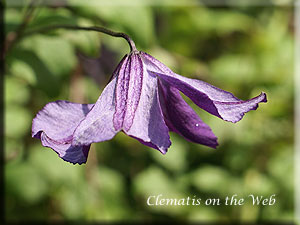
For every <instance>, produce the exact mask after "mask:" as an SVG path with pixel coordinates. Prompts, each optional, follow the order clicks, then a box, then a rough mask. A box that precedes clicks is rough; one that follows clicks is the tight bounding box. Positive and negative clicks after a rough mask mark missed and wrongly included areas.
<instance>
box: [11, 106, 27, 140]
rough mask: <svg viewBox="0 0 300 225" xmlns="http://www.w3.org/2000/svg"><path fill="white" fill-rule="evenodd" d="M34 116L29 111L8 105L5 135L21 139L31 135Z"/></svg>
mask: <svg viewBox="0 0 300 225" xmlns="http://www.w3.org/2000/svg"><path fill="white" fill-rule="evenodd" d="M31 120H32V115H31V113H30V112H29V111H28V109H26V108H23V107H20V106H17V105H7V106H6V107H5V135H6V136H8V137H13V138H20V137H22V136H24V135H25V134H28V136H30V135H31V131H30V125H31Z"/></svg>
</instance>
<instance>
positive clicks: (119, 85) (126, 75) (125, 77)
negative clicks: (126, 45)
mask: <svg viewBox="0 0 300 225" xmlns="http://www.w3.org/2000/svg"><path fill="white" fill-rule="evenodd" d="M131 61H132V60H131V57H128V58H126V59H125V61H124V62H123V63H122V65H121V67H120V70H119V75H118V76H117V81H116V88H115V112H114V116H113V125H114V128H115V129H116V130H120V129H122V126H123V121H124V117H125V113H126V104H127V96H128V87H129V80H130V67H131Z"/></svg>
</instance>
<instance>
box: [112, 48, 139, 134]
mask: <svg viewBox="0 0 300 225" xmlns="http://www.w3.org/2000/svg"><path fill="white" fill-rule="evenodd" d="M142 80H143V63H142V60H141V58H140V57H138V56H137V55H136V54H131V55H130V56H129V59H128V61H127V63H126V64H123V65H122V67H121V68H120V72H119V76H118V80H117V85H116V93H115V95H116V111H115V114H114V118H113V122H114V127H115V129H116V130H119V129H121V128H123V129H124V130H125V131H128V130H129V129H130V127H131V125H132V122H133V118H134V115H135V111H136V109H137V107H138V103H139V101H140V96H141V91H142Z"/></svg>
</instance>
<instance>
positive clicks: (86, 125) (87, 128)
mask: <svg viewBox="0 0 300 225" xmlns="http://www.w3.org/2000/svg"><path fill="white" fill-rule="evenodd" d="M127 60H128V56H127V55H126V56H125V57H123V59H122V60H121V61H120V63H119V65H118V66H117V68H116V69H115V71H114V72H113V75H112V78H111V81H110V82H109V83H108V84H107V86H106V87H105V88H104V90H103V92H102V94H101V95H100V97H99V98H98V100H97V102H96V103H95V105H94V107H93V108H92V109H91V111H90V112H89V113H88V114H87V116H86V118H85V119H84V120H82V121H81V123H80V124H79V126H78V127H77V128H76V130H75V132H74V134H73V141H72V144H73V145H89V144H91V143H93V142H102V141H106V140H109V139H112V138H113V137H114V136H115V135H116V133H117V132H119V131H120V129H115V128H114V125H113V116H114V114H115V87H116V83H117V79H118V76H117V75H118V74H119V72H120V70H121V68H122V66H123V65H124V64H126V63H127Z"/></svg>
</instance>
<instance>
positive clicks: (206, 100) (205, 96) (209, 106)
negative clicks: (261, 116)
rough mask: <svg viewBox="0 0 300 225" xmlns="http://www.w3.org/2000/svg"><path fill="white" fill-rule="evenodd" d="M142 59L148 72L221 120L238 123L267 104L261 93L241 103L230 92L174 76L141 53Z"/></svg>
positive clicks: (160, 64) (264, 95)
mask: <svg viewBox="0 0 300 225" xmlns="http://www.w3.org/2000/svg"><path fill="white" fill-rule="evenodd" d="M142 59H143V61H144V63H145V65H146V67H147V70H148V71H150V72H152V73H153V74H155V75H157V76H159V77H160V78H161V79H163V80H164V81H165V82H167V83H168V84H169V85H171V86H173V87H175V88H177V89H178V90H180V91H181V92H182V93H184V94H185V95H186V96H188V97H189V98H190V99H191V100H192V101H193V102H194V103H195V104H196V105H198V106H199V107H201V108H202V109H204V110H206V111H207V112H209V113H211V114H213V115H215V116H218V117H220V118H221V119H223V120H226V121H230V122H234V123H235V122H238V121H239V120H241V119H242V118H243V116H244V114H245V113H246V112H248V111H250V110H255V109H257V107H258V103H260V102H267V97H266V94H265V93H263V92H262V93H261V94H260V95H259V96H257V97H255V98H252V99H249V100H247V101H243V100H240V99H238V98H236V97H235V96H234V95H233V94H231V93H230V92H227V91H224V90H222V89H219V88H217V87H214V86H213V85H210V84H208V83H206V82H204V81H200V80H196V79H190V78H186V77H183V76H180V75H178V74H175V73H174V72H172V71H171V70H170V69H169V68H168V67H167V66H165V65H164V64H163V63H161V62H159V61H158V60H157V59H155V58H154V57H152V56H150V55H148V54H146V53H142Z"/></svg>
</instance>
